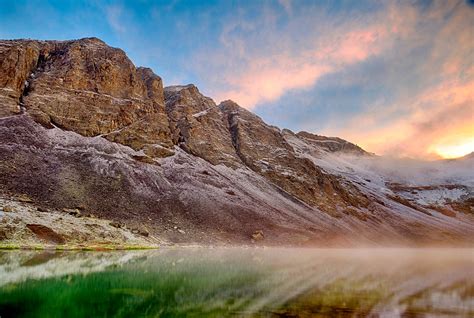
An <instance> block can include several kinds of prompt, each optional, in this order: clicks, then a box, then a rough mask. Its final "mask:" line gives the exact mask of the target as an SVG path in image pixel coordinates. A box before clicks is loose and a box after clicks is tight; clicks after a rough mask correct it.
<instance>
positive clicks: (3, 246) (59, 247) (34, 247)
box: [0, 244, 160, 251]
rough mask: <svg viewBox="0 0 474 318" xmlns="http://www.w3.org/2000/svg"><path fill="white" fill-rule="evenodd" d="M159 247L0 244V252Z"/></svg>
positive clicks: (150, 248)
mask: <svg viewBox="0 0 474 318" xmlns="http://www.w3.org/2000/svg"><path fill="white" fill-rule="evenodd" d="M158 248H160V247H159V246H158V245H113V244H109V245H95V244H93V245H46V244H37V245H21V244H0V250H47V251H124V250H127V251H128V250H153V249H158Z"/></svg>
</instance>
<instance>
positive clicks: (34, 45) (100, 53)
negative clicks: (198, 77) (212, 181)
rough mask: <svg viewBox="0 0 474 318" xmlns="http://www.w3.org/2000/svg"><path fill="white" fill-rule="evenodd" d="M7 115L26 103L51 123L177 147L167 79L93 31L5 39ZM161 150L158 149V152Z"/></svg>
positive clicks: (1, 52) (0, 47)
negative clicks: (61, 37)
mask: <svg viewBox="0 0 474 318" xmlns="http://www.w3.org/2000/svg"><path fill="white" fill-rule="evenodd" d="M0 57H1V58H2V65H1V69H0V71H1V72H2V75H1V79H0V80H1V84H2V86H3V90H2V93H3V94H2V97H3V99H5V100H6V102H5V103H4V104H2V107H1V113H2V114H3V115H8V114H15V113H20V112H21V111H22V109H23V110H25V111H27V112H28V114H29V115H30V116H31V117H33V118H34V119H35V121H36V122H38V123H40V124H42V125H43V126H45V127H48V128H52V127H54V126H57V127H60V128H62V129H65V130H71V131H74V132H77V133H79V134H81V135H83V136H88V137H92V136H99V135H100V136H104V137H106V138H107V139H109V140H111V141H115V142H119V143H121V144H124V145H127V146H130V147H132V148H133V149H135V150H140V149H143V150H144V151H145V153H147V154H149V155H151V156H161V155H163V154H165V155H167V154H171V153H172V151H171V150H166V149H162V148H163V147H166V148H169V147H171V146H172V145H173V143H172V141H171V136H170V131H169V123H168V117H167V116H166V114H165V110H164V97H163V84H162V82H161V78H160V77H158V76H157V75H155V74H153V72H152V71H151V70H149V69H145V68H138V69H137V68H135V66H134V65H133V63H132V62H131V61H130V60H129V59H128V57H127V56H126V55H125V53H124V52H123V51H122V50H120V49H115V48H111V47H109V46H107V45H106V44H105V43H104V42H102V41H100V40H98V39H95V38H91V39H82V40H78V41H65V42H56V41H46V42H44V41H3V42H1V44H0ZM155 149H159V150H158V151H157V150H155Z"/></svg>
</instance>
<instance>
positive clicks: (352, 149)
mask: <svg viewBox="0 0 474 318" xmlns="http://www.w3.org/2000/svg"><path fill="white" fill-rule="evenodd" d="M296 136H297V137H298V138H300V139H301V140H303V141H304V142H306V143H308V144H310V145H313V146H314V147H318V148H321V149H322V150H325V151H328V152H342V153H349V154H355V155H370V154H369V153H368V152H367V151H365V150H364V149H362V148H360V147H359V146H357V145H354V144H353V143H350V142H348V141H346V140H344V139H341V138H338V137H326V136H319V135H315V134H311V133H309V132H306V131H301V132H299V133H297V134H296Z"/></svg>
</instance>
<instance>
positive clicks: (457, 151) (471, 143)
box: [433, 138, 474, 159]
mask: <svg viewBox="0 0 474 318" xmlns="http://www.w3.org/2000/svg"><path fill="white" fill-rule="evenodd" d="M433 150H434V151H435V153H436V154H438V155H439V156H441V157H442V158H444V159H452V158H459V157H463V156H465V155H468V154H470V153H471V152H474V138H472V139H471V140H467V141H462V142H460V143H459V144H454V145H439V146H435V147H433Z"/></svg>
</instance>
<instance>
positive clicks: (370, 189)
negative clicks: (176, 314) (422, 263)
mask: <svg viewBox="0 0 474 318" xmlns="http://www.w3.org/2000/svg"><path fill="white" fill-rule="evenodd" d="M0 59H1V60H0V61H1V65H0V135H1V136H2V138H1V140H0V193H1V195H2V196H3V197H4V198H10V199H11V198H13V200H17V199H18V198H22V197H27V198H28V200H27V202H26V203H25V202H23V203H22V204H26V206H25V208H31V207H40V208H41V209H49V210H51V211H61V210H62V209H64V208H66V209H71V208H75V207H80V209H81V211H82V212H81V213H82V214H83V215H84V214H94V215H95V216H98V217H100V218H106V219H109V220H113V221H114V222H119V223H123V224H124V226H128V227H129V228H137V227H139V226H140V227H145V228H146V233H151V236H152V237H157V238H159V239H160V242H161V241H162V240H165V241H171V242H187V243H189V242H198V243H203V242H205V243H249V242H251V241H252V242H264V243H265V244H313V245H314V244H320V245H325V244H340V245H341V244H342V245H350V244H358V243H364V244H368V243H370V244H383V243H387V242H398V243H401V244H415V243H416V244H424V243H432V242H445V241H448V242H453V241H469V240H471V239H472V238H473V236H474V227H473V224H474V219H473V216H472V212H473V211H472V208H471V207H470V204H469V202H471V201H472V188H470V187H469V186H464V185H461V186H460V188H459V187H458V188H456V189H457V190H455V191H458V192H456V193H461V194H460V195H459V196H458V197H456V198H455V199H454V200H451V199H452V196H451V197H450V198H451V199H450V200H451V201H450V203H449V202H448V201H442V203H439V202H438V203H434V204H433V203H432V202H431V203H430V204H423V203H420V202H422V201H419V200H418V199H416V198H415V199H414V198H413V197H410V196H409V195H408V194H406V193H405V192H409V193H411V192H412V190H411V189H409V190H407V191H405V190H406V188H404V187H402V186H398V187H395V186H394V185H393V184H392V183H390V180H391V179H390V177H386V176H382V175H380V174H378V175H376V176H374V175H366V172H365V170H364V171H362V170H360V171H359V170H357V169H358V167H359V166H354V165H353V162H355V159H349V161H346V160H345V159H341V158H344V157H342V156H349V155H350V156H352V157H351V158H359V159H357V160H362V159H361V158H369V159H370V160H372V159H374V160H375V159H376V158H375V157H374V156H372V155H371V154H368V153H367V152H365V151H364V150H363V149H361V148H359V147H358V146H356V145H354V144H351V143H349V142H347V141H345V140H342V139H340V138H334V137H324V136H318V135H313V134H310V133H306V132H300V133H297V134H294V133H292V132H291V131H289V130H283V131H282V130H280V129H278V128H276V127H273V126H270V125H268V124H266V123H265V122H264V121H263V120H262V119H260V118H259V117H258V116H256V115H255V114H253V113H251V112H249V111H247V110H245V109H243V108H241V107H240V106H238V105H237V104H236V103H234V102H232V101H225V102H222V103H221V104H219V105H216V104H215V102H214V101H213V100H212V99H210V98H208V97H205V96H203V95H202V94H201V93H200V92H199V90H198V88H197V87H195V86H194V85H186V86H172V87H166V88H163V84H162V81H161V78H160V77H159V76H157V75H156V74H154V73H153V72H152V71H151V70H150V69H147V68H136V67H135V66H134V65H133V64H132V62H131V61H130V60H129V59H128V58H127V56H126V55H125V53H124V52H123V51H121V50H119V49H115V48H111V47H109V46H107V45H106V44H105V43H104V42H102V41H100V40H98V39H95V38H89V39H82V40H77V41H62V42H59V41H30V40H13V41H0ZM364 160H365V159H364ZM355 171H357V172H355ZM377 178H378V179H377ZM369 179H370V180H369ZM367 180H369V181H367ZM373 180H375V181H373ZM456 186H459V185H455V187H456ZM400 189H401V190H400ZM451 189H454V188H453V187H452V186H451ZM410 191H411V192H410ZM413 191H414V190H413ZM417 191H422V190H417ZM450 191H451V190H450ZM453 191H454V190H453ZM417 200H418V201H417ZM443 200H444V199H443ZM470 200H471V201H470ZM440 202H441V201H440ZM10 225H11V224H10ZM10 225H9V226H10ZM18 227H21V226H20V225H18V223H16V225H15V228H18ZM56 230H57V231H60V230H61V229H60V228H58V229H56ZM1 231H2V229H1V228H0V234H2V233H1ZM25 231H26V230H25ZM5 233H7V232H5ZM9 235H10V234H8V233H7V234H4V235H3V237H4V240H8V239H11V237H9ZM1 237H2V236H1V235H0V240H2V239H1Z"/></svg>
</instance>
